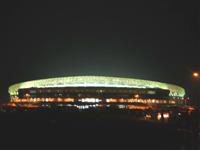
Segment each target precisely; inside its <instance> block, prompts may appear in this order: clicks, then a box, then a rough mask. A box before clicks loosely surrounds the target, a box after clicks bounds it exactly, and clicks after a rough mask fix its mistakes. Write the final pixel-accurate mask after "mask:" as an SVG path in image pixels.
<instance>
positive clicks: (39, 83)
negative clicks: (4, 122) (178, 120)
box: [8, 76, 185, 97]
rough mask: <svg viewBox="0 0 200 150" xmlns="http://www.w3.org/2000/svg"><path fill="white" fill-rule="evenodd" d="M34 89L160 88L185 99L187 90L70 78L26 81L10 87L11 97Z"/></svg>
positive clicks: (130, 80)
mask: <svg viewBox="0 0 200 150" xmlns="http://www.w3.org/2000/svg"><path fill="white" fill-rule="evenodd" d="M32 87H36V88H37V87H38V88H39V87H40V88H42V87H127V88H160V89H165V90H169V91H170V95H169V96H176V97H183V96H184V95H185V89H184V88H182V87H180V86H177V85H174V84H168V83H162V82H157V81H150V80H142V79H134V78H122V77H106V76H69V77H58V78H47V79H39V80H32V81H26V82H21V83H16V84H13V85H11V86H10V87H9V89H8V92H9V94H10V95H17V93H18V89H21V88H32Z"/></svg>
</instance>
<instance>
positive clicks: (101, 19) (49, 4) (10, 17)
mask: <svg viewBox="0 0 200 150" xmlns="http://www.w3.org/2000/svg"><path fill="white" fill-rule="evenodd" d="M0 12H1V29H0V31H1V36H0V37H1V42H2V43H1V45H0V46H1V47H0V48H1V51H0V53H1V59H0V64H1V73H0V79H1V80H0V98H1V99H2V100H5V99H7V96H8V94H7V88H8V86H9V85H11V84H13V83H17V82H22V81H26V80H33V79H39V78H47V77H57V76H71V75H106V76H122V77H133V78H134V77H135V78H141V79H149V80H156V81H163V82H169V83H175V84H178V85H181V86H184V87H186V88H188V87H189V86H190V84H191V80H190V73H191V71H192V70H200V55H199V54H200V53H199V48H200V46H199V33H200V32H199V31H200V26H199V25H200V16H199V10H198V5H197V2H196V1H186V0H185V1H184V0H183V1H176V0H171V1H160V0H158V1H150V0H138V1H132V2H129V3H125V2H124V1H120V2H118V1H109V2H108V1H107V0H106V1H103V0H101V1H94V0H93V1H87V2H86V1H83V0H81V1H73V2H68V1H62V2H61V1H55V0H54V1H53V0H49V1H46V2H44V1H38V2H36V1H32V2H31V1H27V0H26V1H18V0H16V1H7V2H4V3H2V4H1V10H0Z"/></svg>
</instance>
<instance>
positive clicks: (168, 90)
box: [8, 76, 185, 107]
mask: <svg viewBox="0 0 200 150" xmlns="http://www.w3.org/2000/svg"><path fill="white" fill-rule="evenodd" d="M8 92H9V94H10V99H11V102H14V103H49V102H52V103H65V104H71V105H73V104H74V105H75V104H87V105H88V106H90V105H91V106H94V105H105V104H106V105H107V104H117V105H119V104H120V106H121V107H124V106H125V105H129V104H136V103H142V104H148V105H183V104H184V95H185V90H184V89H183V88H182V87H180V86H177V85H173V84H167V83H161V82H155V81H148V80H139V79H131V78H119V77H104V76H74V77H59V78H49V79H40V80H34V81H27V82H22V83H17V84H14V85H11V86H10V87H9V90H8Z"/></svg>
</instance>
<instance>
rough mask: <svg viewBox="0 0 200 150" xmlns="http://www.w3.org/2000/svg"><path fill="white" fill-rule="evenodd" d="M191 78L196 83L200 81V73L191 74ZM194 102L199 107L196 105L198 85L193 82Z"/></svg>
mask: <svg viewBox="0 0 200 150" xmlns="http://www.w3.org/2000/svg"><path fill="white" fill-rule="evenodd" d="M192 78H193V79H194V80H195V81H196V80H199V79H200V72H193V73H192ZM193 85H194V101H195V103H196V104H197V105H199V103H198V98H199V92H198V88H199V84H197V83H196V82H194V84H193Z"/></svg>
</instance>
